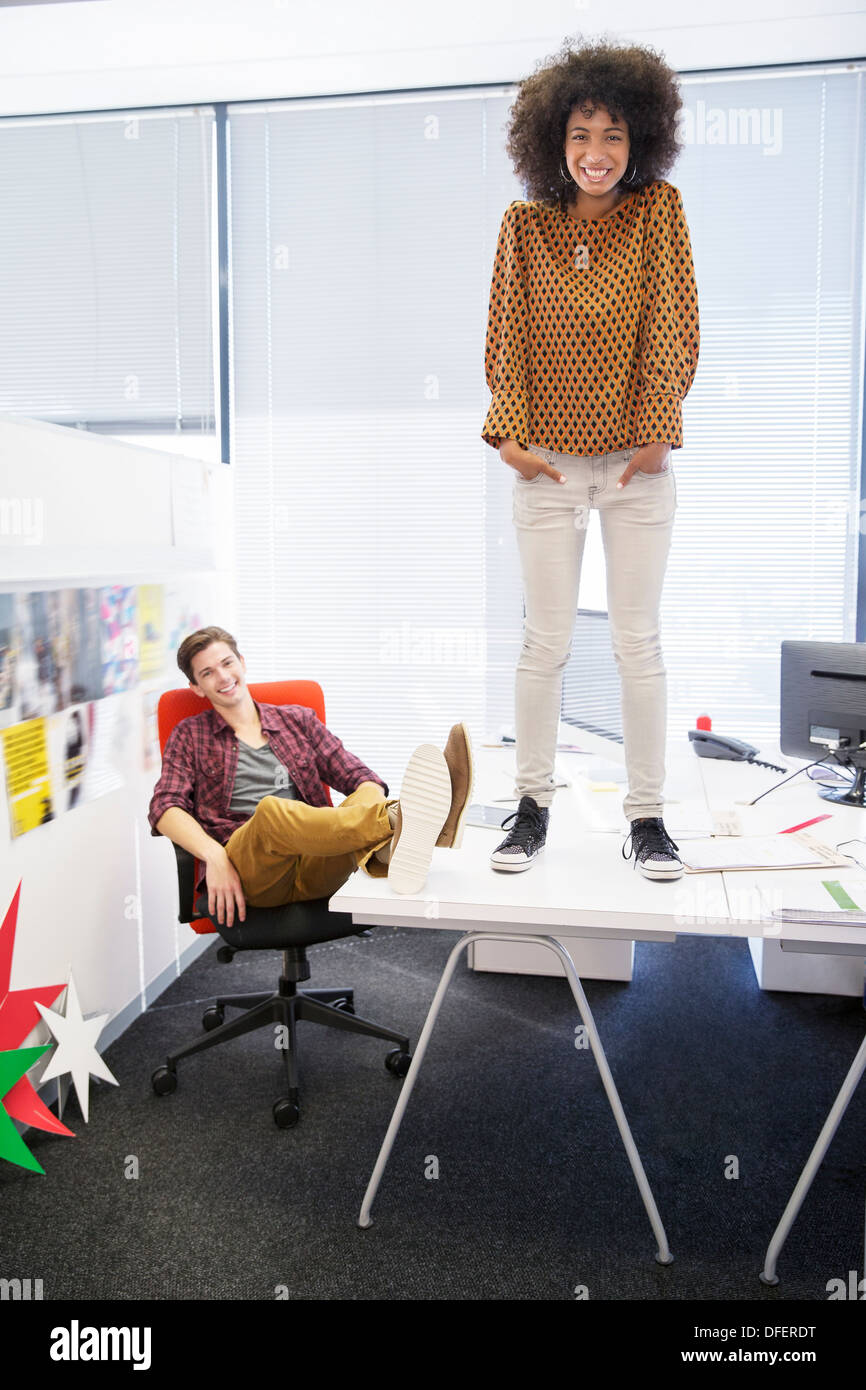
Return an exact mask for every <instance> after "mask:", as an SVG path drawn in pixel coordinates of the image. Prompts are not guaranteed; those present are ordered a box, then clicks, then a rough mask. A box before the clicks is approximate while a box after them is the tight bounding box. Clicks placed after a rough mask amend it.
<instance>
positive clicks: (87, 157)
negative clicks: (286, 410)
mask: <svg viewBox="0 0 866 1390" xmlns="http://www.w3.org/2000/svg"><path fill="white" fill-rule="evenodd" d="M212 145H213V111H212V110H211V109H210V108H207V107H196V108H192V107H191V108H188V109H184V110H181V109H179V110H169V109H165V110H160V111H147V112H137V111H130V112H127V113H121V114H118V113H111V114H94V115H86V114H85V115H71V116H58V117H54V116H45V117H26V118H24V117H15V118H10V119H4V120H0V180H2V185H3V190H4V206H3V218H2V221H0V293H2V298H3V305H4V313H3V316H2V320H0V367H2V371H0V380H2V386H0V410H3V411H5V412H8V413H12V414H20V415H24V416H28V417H30V418H34V419H39V420H49V421H52V422H54V423H56V424H66V425H79V426H81V427H84V428H89V429H97V430H103V431H105V432H109V433H112V434H118V435H124V434H127V435H128V434H130V433H133V432H137V431H142V430H144V431H150V432H151V433H158V432H161V431H165V430H171V431H176V430H179V429H192V430H198V431H202V432H208V431H213V429H214V380H213V376H214V372H213V351H212V326H211V303H212V263H211V220H212V218H211V179H212V173H211V171H212V165H213V152H212Z"/></svg>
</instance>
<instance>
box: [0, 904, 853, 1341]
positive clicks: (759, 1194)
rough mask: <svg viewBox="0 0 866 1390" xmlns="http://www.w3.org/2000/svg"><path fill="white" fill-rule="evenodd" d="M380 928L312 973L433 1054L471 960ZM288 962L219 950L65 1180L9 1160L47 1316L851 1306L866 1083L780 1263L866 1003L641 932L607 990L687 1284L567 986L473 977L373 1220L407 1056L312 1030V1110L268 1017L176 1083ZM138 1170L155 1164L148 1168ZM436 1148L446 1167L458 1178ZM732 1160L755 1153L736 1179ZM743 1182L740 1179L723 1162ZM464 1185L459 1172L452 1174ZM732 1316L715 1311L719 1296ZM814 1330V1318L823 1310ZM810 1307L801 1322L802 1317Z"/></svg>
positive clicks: (647, 1156)
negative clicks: (178, 1052)
mask: <svg viewBox="0 0 866 1390" xmlns="http://www.w3.org/2000/svg"><path fill="white" fill-rule="evenodd" d="M455 939H456V938H455V937H454V935H453V934H452V933H449V932H444V931H439V930H423V931H417V930H416V931H412V930H407V929H394V928H379V929H377V930H375V931H374V932H373V934H372V935H371V936H370V937H369V938H360V937H351V938H348V939H347V940H345V941H340V942H334V943H329V944H327V945H323V946H318V947H313V948H311V951H310V959H311V963H312V967H313V976H312V979H311V980H310V981H309V984H310V985H312V986H316V985H318V986H327V985H352V986H354V989H355V1001H356V1009H357V1012H358V1013H359V1014H361V1015H363V1016H366V1017H368V1018H371V1019H375V1020H377V1021H379V1022H383V1023H386V1024H388V1025H389V1026H393V1027H397V1028H402V1029H405V1030H406V1032H407V1033H408V1034H409V1035H410V1036H411V1038H412V1040H413V1043H414V1041H416V1040H417V1037H418V1034H419V1032H420V1028H421V1025H422V1023H423V1020H424V1017H425V1014H426V1011H427V1008H428V1006H429V1003H430V1000H431V998H432V995H433V991H434V988H435V985H436V982H437V980H438V977H439V975H440V973H441V970H442V967H443V965H444V962H445V959H446V956H447V954H448V950H449V949H450V946H451V945H452V944H453V942H454V940H455ZM278 963H279V956H278V955H277V954H276V953H275V954H274V955H271V954H270V953H262V952H258V953H249V954H247V955H245V956H238V957H237V958H236V959H235V960H234V962H233V963H232V964H231V965H221V964H219V963H218V962H217V960H216V955H215V950H210V951H208V952H207V953H206V954H205V955H204V956H202V957H201V958H200V959H199V960H197V961H196V962H195V963H194V964H193V965H192V966H191V967H190V968H189V969H188V970H187V971H186V972H185V973H184V975H183V976H182V977H181V978H180V979H179V980H177V981H176V982H175V983H174V984H173V985H172V986H171V987H170V988H169V989H168V990H167V991H166V992H165V993H164V994H163V995H162V996H161V997H160V998H159V999H158V1000H157V1001H156V1002H155V1003H154V1004H153V1005H152V1006H151V1007H150V1008H149V1009H148V1011H147V1012H146V1013H145V1014H143V1015H142V1016H141V1017H140V1018H139V1019H138V1020H137V1021H136V1022H135V1023H134V1024H133V1025H132V1026H131V1027H130V1028H129V1029H128V1030H127V1031H126V1033H125V1034H124V1035H123V1036H122V1037H121V1038H120V1039H118V1040H117V1041H116V1042H115V1043H114V1044H113V1045H112V1046H111V1047H110V1048H109V1049H108V1050H107V1052H106V1054H105V1055H106V1060H107V1062H108V1065H109V1066H110V1067H111V1069H112V1071H113V1072H114V1074H115V1076H116V1077H117V1078H118V1080H119V1082H120V1085H119V1086H118V1087H116V1088H115V1087H111V1086H107V1085H101V1084H97V1083H92V1084H91V1113H90V1123H89V1124H88V1125H85V1124H84V1123H83V1122H82V1121H81V1117H80V1113H79V1111H78V1109H77V1105H76V1102H75V1100H74V1098H73V1099H71V1100H70V1102H69V1107H68V1110H67V1116H66V1118H67V1119H68V1122H69V1124H70V1127H71V1128H72V1129H73V1130H75V1132H76V1135H77V1137H76V1138H75V1139H74V1140H67V1139H60V1138H55V1137H51V1136H48V1135H45V1134H36V1133H35V1132H34V1131H30V1133H29V1136H28V1142H29V1144H30V1147H31V1149H32V1151H33V1152H34V1154H35V1155H36V1156H37V1157H38V1159H39V1160H40V1162H41V1163H42V1165H43V1166H44V1168H45V1176H44V1177H40V1176H39V1175H35V1174H31V1173H28V1172H25V1171H24V1170H22V1169H20V1168H16V1167H13V1166H12V1165H10V1164H8V1163H4V1164H2V1165H0V1202H2V1209H3V1219H2V1232H0V1254H2V1271H0V1272H2V1273H3V1274H4V1275H5V1277H7V1278H8V1277H12V1276H16V1277H19V1278H24V1277H30V1278H41V1279H42V1280H43V1288H44V1298H45V1299H46V1300H48V1299H50V1300H56V1299H68V1300H87V1299H94V1300H106V1299H112V1300H113V1299H119V1300H183V1299H204V1300H217V1299H241V1300H274V1299H275V1298H277V1297H280V1296H284V1297H288V1298H289V1299H291V1300H298V1299H301V1300H305V1299H306V1300H311V1299H313V1300H330V1299H339V1300H392V1299H396V1300H424V1301H436V1300H484V1301H496V1300H518V1301H535V1300H553V1301H560V1300H561V1301H569V1300H571V1301H573V1300H574V1299H575V1297H576V1293H575V1291H576V1290H577V1291H580V1290H585V1291H586V1295H587V1296H588V1297H589V1298H590V1299H591V1300H665V1301H671V1300H697V1301H706V1302H713V1303H718V1302H721V1301H723V1302H738V1301H751V1300H758V1301H759V1303H763V1304H765V1305H766V1306H767V1309H768V1312H769V1310H770V1307H771V1306H772V1305H777V1304H778V1303H780V1302H784V1301H788V1300H792V1301H798V1300H816V1301H826V1300H827V1283H828V1281H829V1280H831V1279H834V1278H840V1277H841V1278H847V1275H848V1271H849V1270H852V1269H854V1270H858V1271H859V1274H860V1276H861V1277H862V1274H863V1259H864V1253H863V1247H864V1198H866V1146H864V1125H866V1084H864V1085H862V1086H861V1088H860V1090H859V1092H858V1093H857V1094H856V1095H855V1097H854V1099H853V1101H852V1103H851V1106H850V1108H849V1110H848V1113H847V1115H846V1117H845V1119H844V1121H843V1123H842V1125H841V1127H840V1130H839V1132H838V1134H837V1136H836V1138H835V1140H834V1142H833V1145H832V1146H831V1149H830V1152H829V1155H828V1157H827V1160H826V1161H825V1163H824V1166H823V1168H822V1169H821V1171H820V1173H819V1174H818V1177H817V1178H816V1180H815V1183H814V1185H813V1188H812V1191H811V1192H810V1194H809V1196H808V1198H807V1200H806V1203H805V1206H804V1208H803V1211H802V1213H801V1215H800V1218H799V1220H798V1222H797V1224H796V1225H795V1227H794V1230H793V1232H792V1234H791V1236H790V1238H789V1240H788V1243H787V1245H786V1247H785V1249H784V1251H783V1253H782V1257H781V1260H780V1264H779V1274H780V1276H781V1282H780V1284H779V1285H778V1286H777V1287H776V1288H773V1289H768V1288H764V1287H763V1286H762V1285H761V1284H760V1283H759V1282H758V1277H757V1276H758V1272H759V1270H760V1269H761V1267H762V1263H763V1256H764V1252H765V1250H766V1246H767V1242H768V1240H769V1238H770V1235H771V1233H772V1231H773V1229H774V1227H775V1225H776V1222H777V1221H778V1218H779V1217H780V1215H781V1213H782V1210H783V1208H784V1206H785V1203H786V1201H787V1199H788V1196H789V1194H790V1191H791V1189H792V1187H793V1184H794V1182H795V1181H796V1178H797V1176H798V1173H799V1170H800V1168H801V1166H802V1164H803V1162H804V1160H805V1158H806V1156H807V1154H808V1152H809V1150H810V1148H811V1146H812V1143H813V1142H814V1139H815V1137H816V1135H817V1133H818V1130H819V1128H820V1126H821V1124H822V1122H823V1119H824V1117H825V1115H826V1112H827V1110H828V1108H829V1106H830V1104H831V1102H832V1100H833V1097H834V1095H835V1093H836V1091H837V1089H838V1087H839V1085H840V1083H841V1081H842V1079H843V1077H844V1075H845V1072H846V1071H847V1069H848V1067H849V1065H850V1063H851V1060H852V1059H853V1057H854V1054H855V1053H856V1051H857V1048H858V1046H859V1044H860V1042H861V1040H862V1038H863V1035H864V1030H866V1014H864V1011H863V1006H862V1002H861V1001H859V1000H853V999H839V998H835V997H827V996H815V995H797V994H782V993H762V992H761V991H760V990H759V989H758V987H757V985H756V983H755V979H754V975H753V972H752V967H751V962H750V958H749V954H748V948H747V946H746V943H745V942H741V941H724V940H721V939H718V940H711V941H703V940H690V939H688V938H686V939H682V940H680V941H679V942H678V943H677V944H675V945H663V944H646V943H638V945H637V948H636V966H635V978H634V980H633V982H632V983H631V984H629V985H624V984H614V983H607V982H599V981H587V982H586V992H587V995H588V997H589V1001H590V1004H591V1007H592V1009H593V1012H594V1015H595V1019H596V1022H597V1025H598V1027H599V1031H600V1033H601V1037H602V1040H603V1042H604V1045H605V1047H606V1050H607V1055H608V1060H609V1063H610V1066H611V1069H612V1071H613V1075H614V1078H615V1080H616V1082H617V1085H618V1087H619V1091H620V1095H621V1098H622V1101H623V1104H624V1107H625V1111H626V1114H627V1116H628V1118H629V1121H630V1123H631V1126H632V1131H633V1133H634V1137H635V1140H636V1142H637V1145H638V1148H639V1150H640V1153H641V1155H642V1157H643V1160H644V1163H645V1166H646V1170H647V1175H648V1177H649V1180H650V1183H651V1185H652V1188H653V1191H654V1194H655V1197H656V1200H657V1202H658V1206H659V1209H660V1212H661V1216H662V1219H663V1221H664V1223H665V1227H666V1230H667V1234H668V1239H669V1241H670V1246H671V1250H672V1252H673V1254H674V1257H675V1261H674V1263H673V1264H672V1265H670V1266H669V1267H667V1268H662V1267H661V1266H659V1265H658V1264H657V1263H656V1262H655V1260H654V1258H653V1257H654V1253H655V1244H654V1241H653V1236H652V1232H651V1229H650V1226H649V1222H648V1220H647V1217H646V1214H645V1211H644V1208H643V1205H642V1203H641V1201H640V1197H639V1194H638V1191H637V1188H636V1186H635V1183H634V1181H633V1178H632V1175H631V1171H630V1168H629V1166H628V1162H627V1159H626V1156H625V1152H624V1150H623V1147H622V1144H621V1141H620V1138H619V1135H618V1133H617V1130H616V1127H615V1124H614V1120H613V1117H612V1114H611V1111H610V1108H609V1106H608V1103H607V1099H606V1097H605V1094H604V1091H603V1089H602V1086H601V1082H600V1080H599V1077H598V1073H597V1070H596V1067H595V1065H594V1062H593V1059H592V1054H591V1053H590V1052H589V1051H584V1050H578V1049H576V1048H575V1046H574V1037H575V1026H576V1025H577V1024H578V1023H579V1018H578V1015H577V1013H576V1011H575V1007H574V1003H573V1000H572V998H571V994H570V991H569V989H568V986H567V984H566V983H565V981H564V980H555V979H546V978H531V977H521V976H508V975H492V974H476V973H474V972H472V971H470V970H469V969H468V968H467V967H466V966H465V964H464V965H460V966H459V967H458V970H457V973H456V975H455V977H454V981H453V984H452V987H451V990H450V992H449V995H448V997H447V998H446V1001H445V1005H444V1007H443V1010H442V1014H441V1016H440V1022H439V1026H438V1028H437V1031H436V1032H435V1033H434V1036H433V1039H432V1042H431V1045H430V1047H429V1049H428V1053H427V1057H426V1060H425V1064H424V1066H423V1068H422V1071H421V1075H420V1078H419V1081H418V1084H417V1086H416V1089H415V1092H414V1094H413V1096H412V1099H411V1102H410V1105H409V1108H408V1110H407V1113H406V1118H405V1120H404V1124H403V1128H402V1130H401V1132H400V1134H399V1136H398V1139H397V1143H396V1145H395V1148H394V1152H393V1155H392V1158H391V1161H390V1164H389V1167H388V1169H387V1170H386V1173H385V1176H384V1179H383V1181H382V1185H381V1188H380V1190H379V1195H378V1198H377V1202H376V1205H375V1208H374V1218H375V1219H374V1225H373V1226H372V1227H371V1228H370V1229H369V1230H360V1229H359V1228H358V1226H357V1224H356V1218H357V1215H358V1211H359V1208H360V1203H361V1199H362V1196H363V1192H364V1189H365V1186H366V1183H367V1180H368V1178H369V1175H370V1172H371V1170H372V1167H373V1163H374V1161H375V1158H376V1155H377V1153H378V1149H379V1145H380V1143H381V1141H382V1138H383V1136H384V1133H385V1130H386V1128H387V1125H388V1121H389V1119H390V1115H391V1112H392V1109H393V1106H394V1103H395V1101H396V1099H397V1095H398V1092H399V1087H400V1082H399V1081H398V1080H397V1079H395V1078H394V1077H392V1076H391V1075H390V1074H389V1073H388V1072H387V1071H386V1070H385V1067H384V1065H383V1058H384V1054H385V1052H386V1051H387V1044H383V1043H380V1042H378V1041H376V1040H372V1039H366V1038H357V1037H353V1036H351V1035H349V1034H341V1033H337V1032H334V1031H331V1030H324V1029H320V1028H316V1027H315V1026H314V1025H311V1024H301V1036H300V1065H301V1106H302V1113H301V1121H300V1123H299V1125H298V1126H297V1127H295V1128H294V1129H290V1130H279V1129H278V1128H277V1127H276V1126H275V1124H274V1122H273V1119H272V1115H271V1106H272V1103H273V1101H274V1100H275V1099H277V1097H278V1096H280V1095H282V1094H283V1092H284V1081H283V1074H282V1062H281V1058H280V1054H279V1052H278V1051H277V1050H276V1048H275V1046H274V1037H273V1033H272V1032H269V1030H263V1031H260V1032H258V1033H255V1034H250V1035H247V1036H245V1037H243V1038H241V1039H236V1040H234V1041H233V1042H230V1043H228V1044H227V1045H226V1046H224V1047H221V1048H214V1049H212V1050H209V1051H207V1052H205V1053H202V1054H200V1055H199V1056H197V1057H194V1058H191V1059H189V1060H188V1061H187V1062H186V1063H185V1064H183V1063H182V1064H181V1067H180V1070H179V1085H178V1089H177V1091H176V1092H175V1093H174V1094H173V1095H170V1096H165V1097H157V1096H156V1095H154V1094H153V1091H152V1089H151V1085H150V1074H151V1072H152V1070H153V1069H154V1067H155V1066H157V1065H158V1064H159V1063H160V1061H161V1060H163V1058H164V1056H165V1054H166V1053H167V1052H168V1051H170V1050H171V1049H172V1048H174V1047H177V1046H180V1045H182V1044H183V1043H184V1042H185V1041H189V1040H190V1039H191V1038H193V1037H194V1036H196V1034H197V1033H198V1031H199V1030H200V1028H201V1015H202V1012H203V1010H204V1008H205V1007H206V1005H207V1003H208V1002H209V1001H210V1000H211V999H212V997H213V996H214V995H216V994H217V993H242V992H245V991H255V990H265V989H270V988H271V987H273V985H274V984H275V982H276V977H277V974H278ZM131 1156H134V1157H135V1158H136V1159H137V1167H138V1177H137V1178H130V1177H127V1176H126V1175H125V1174H126V1173H127V1172H128V1171H130V1169H131V1167H132V1166H133V1165H131V1164H130V1162H129V1160H130V1157H131ZM434 1160H435V1162H434ZM734 1160H735V1161H736V1162H735V1163H734ZM734 1167H736V1169H737V1170H738V1176H737V1177H729V1176H726V1172H728V1173H730V1172H731V1171H732V1170H733V1169H734ZM437 1169H438V1177H431V1176H430V1174H431V1173H432V1172H434V1171H436V1170H437ZM708 1311H709V1310H708ZM797 1316H798V1317H799V1316H800V1315H799V1314H798V1315H797ZM792 1320H796V1318H792Z"/></svg>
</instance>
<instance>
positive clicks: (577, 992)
mask: <svg viewBox="0 0 866 1390" xmlns="http://www.w3.org/2000/svg"><path fill="white" fill-rule="evenodd" d="M475 941H522V942H526V943H528V944H530V945H532V944H539V945H542V946H547V947H548V949H549V950H551V951H553V952H555V954H556V955H558V956H559V958H560V960H561V961H562V964H563V968H564V970H565V973H566V976H567V977H568V982H569V984H570V985H571V992H572V994H573V995H574V1000H575V1003H576V1004H577V1008H578V1012H579V1014H580V1017H581V1020H582V1021H583V1024H584V1027H585V1028H586V1031H587V1036H588V1037H589V1043H590V1047H591V1048H592V1053H593V1056H594V1057H595V1062H596V1066H597V1067H598V1070H599V1074H600V1076H601V1081H602V1085H603V1086H604V1089H605V1093H606V1095H607V1098H608V1101H609V1102H610V1107H611V1110H612V1111H613V1116H614V1119H615V1120H616V1125H617V1129H618V1130H619V1133H620V1138H621V1139H622V1142H623V1144H624V1146H625V1151H626V1154H627V1156H628V1161H629V1163H630V1164H631V1169H632V1172H633V1174H634V1177H635V1181H636V1183H637V1185H638V1190H639V1192H640V1195H641V1198H642V1200H643V1204H644V1207H645V1209H646V1213H647V1216H648V1217H649V1219H650V1225H651V1226H652V1228H653V1233H654V1235H655V1238H656V1241H657V1243H658V1251H657V1253H656V1259H657V1260H658V1262H659V1264H663V1265H667V1264H671V1263H672V1261H673V1256H672V1255H671V1253H670V1250H669V1248H668V1242H667V1236H666V1235H665V1230H664V1226H663V1225H662V1222H661V1217H660V1216H659V1213H658V1208H657V1207H656V1204H655V1199H654V1198H653V1195H652V1191H651V1190H650V1185H649V1182H648V1181H647V1176H646V1173H645V1172H644V1168H643V1164H642V1163H641V1159H640V1154H639V1153H638V1151H637V1147H636V1145H635V1142H634V1139H633V1138H632V1133H631V1130H630V1129H629V1125H628V1120H627V1119H626V1117H625V1111H624V1110H623V1108H622V1103H621V1101H620V1098H619V1094H618V1092H617V1089H616V1085H615V1084H614V1080H613V1076H612V1075H611V1071H610V1067H609V1066H608V1064H607V1057H606V1056H605V1052H604V1048H603V1047H602V1044H601V1038H600V1037H599V1035H598V1031H597V1029H596V1026H595V1020H594V1019H593V1016H592V1011H591V1010H590V1007H589V1003H588V1001H587V998H586V995H585V994H584V992H583V986H582V985H581V983H580V979H579V977H578V974H577V971H576V969H575V966H574V961H573V960H572V959H571V956H570V955H569V954H568V951H567V950H566V949H565V947H564V946H563V945H562V944H561V943H560V942H559V941H556V940H554V938H553V937H551V936H523V935H519V934H518V933H516V932H508V933H499V932H486V931H484V932H467V933H466V935H465V936H463V937H461V938H460V940H459V941H458V943H457V945H456V946H455V947H454V948H453V950H452V951H451V954H450V955H449V957H448V961H447V963H446V966H445V969H444V971H443V972H442V979H441V980H440V981H439V987H438V989H437V990H436V993H435V995H434V997H433V1003H432V1004H431V1005H430V1011H429V1013H428V1014H427V1018H426V1020H425V1023H424V1028H423V1030H422V1032H421V1037H420V1038H419V1040H418V1046H417V1048H416V1050H415V1055H414V1057H413V1058H412V1065H411V1066H410V1068H409V1071H408V1073H407V1074H406V1079H405V1081H404V1082H403V1089H402V1091H401V1093H400V1099H399V1100H398V1101H397V1105H396V1107H395V1109H394V1114H393V1115H392V1117H391V1123H390V1125H389V1126H388V1132H387V1134H386V1135H385V1139H384V1141H383V1143H382V1148H381V1149H380V1151H379V1157H378V1159H377V1160H376V1166H375V1168H374V1169H373V1173H372V1176H371V1178H370V1181H369V1183H368V1184H367V1191H366V1192H365V1194H364V1200H363V1202H362V1204H361V1212H360V1215H359V1217H358V1225H359V1226H361V1227H364V1228H366V1227H368V1226H371V1225H372V1224H373V1218H372V1217H371V1215H370V1209H371V1207H372V1205H373V1202H374V1201H375V1198H376V1193H377V1191H378V1189H379V1183H380V1181H381V1179H382V1174H383V1173H384V1171H385V1167H386V1165H387V1162H388V1159H389V1158H390V1156H391V1149H392V1147H393V1144H394V1140H395V1138H396V1137H397V1131H398V1130H399V1128H400V1125H401V1123H402V1120H403V1115H404V1114H405V1111H406V1106H407V1105H408V1103H409V1096H410V1095H411V1093H412V1087H413V1086H414V1084H415V1078H416V1077H417V1075H418V1072H419V1070H420V1068H421V1063H422V1061H423V1059H424V1053H425V1052H426V1050H427V1043H428V1042H429V1040H430V1035H431V1033H432V1032H433V1028H434V1026H435V1023H436V1019H437V1017H438V1014H439V1010H440V1008H441V1006H442V1000H443V998H444V997H445V991H446V990H447V988H448V985H449V984H450V982H451V977H452V975H453V974H454V967H455V966H456V964H457V958H458V956H459V955H460V952H461V951H463V950H465V949H466V947H467V946H469V945H471V944H472V943H473V942H475Z"/></svg>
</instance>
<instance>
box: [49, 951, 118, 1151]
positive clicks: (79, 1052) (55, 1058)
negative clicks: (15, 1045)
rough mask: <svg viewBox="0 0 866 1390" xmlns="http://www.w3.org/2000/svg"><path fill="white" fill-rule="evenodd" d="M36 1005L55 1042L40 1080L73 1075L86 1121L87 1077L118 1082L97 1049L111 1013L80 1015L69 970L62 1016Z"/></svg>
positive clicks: (88, 1099)
mask: <svg viewBox="0 0 866 1390" xmlns="http://www.w3.org/2000/svg"><path fill="white" fill-rule="evenodd" d="M36 1007H37V1009H38V1010H39V1012H40V1013H41V1015H42V1017H43V1019H44V1020H45V1022H46V1023H47V1025H48V1027H49V1028H50V1029H51V1032H52V1034H53V1035H54V1038H55V1040H56V1042H57V1049H56V1051H55V1052H53V1053H52V1054H51V1057H50V1058H49V1061H48V1066H47V1067H46V1068H45V1070H44V1072H43V1073H42V1077H41V1080H42V1081H51V1080H52V1079H53V1078H54V1077H57V1076H65V1075H66V1073H67V1072H68V1073H69V1074H70V1075H71V1076H72V1084H73V1086H74V1087H75V1094H76V1096H77V1097H78V1104H79V1105H80V1106H81V1113H82V1115H83V1116H84V1123H85V1124H86V1123H87V1116H88V1109H89V1102H90V1077H91V1076H96V1077H98V1078H99V1079H100V1081H110V1082H111V1085H112V1086H117V1085H118V1081H117V1077H115V1076H112V1074H111V1072H110V1071H109V1070H108V1067H107V1066H106V1065H105V1063H104V1062H103V1060H102V1058H101V1057H100V1055H99V1053H98V1052H97V1051H96V1039H97V1038H98V1037H99V1034H100V1033H101V1032H102V1030H103V1028H104V1027H105V1022H106V1019H108V1018H110V1017H111V1015H110V1014H93V1015H92V1016H91V1017H90V1018H84V1017H82V1013H81V1006H80V1004H79V1003H78V991H77V990H76V988H75V981H74V979H73V978H72V974H71V973H70V976H69V984H68V986H67V989H66V1003H65V1017H64V1015H63V1014H58V1013H55V1012H54V1010H53V1009H46V1007H45V1005H44V1004H37V1005H36ZM67 1086H68V1083H67ZM64 1089H66V1088H65V1087H64ZM64 1099H65V1097H64Z"/></svg>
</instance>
